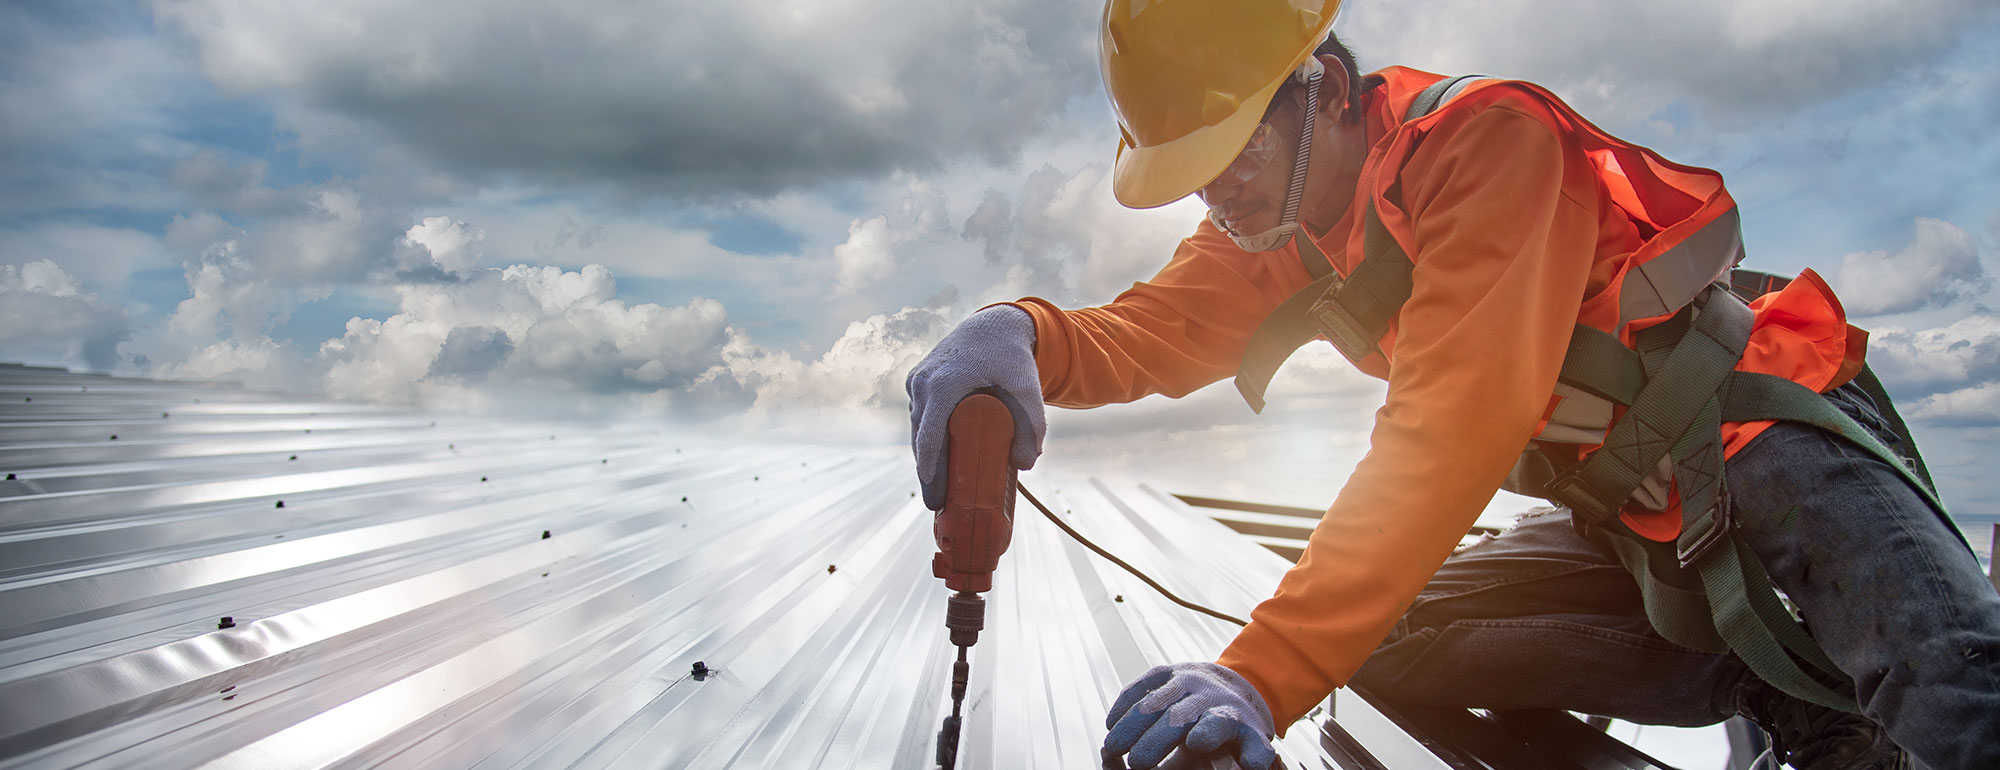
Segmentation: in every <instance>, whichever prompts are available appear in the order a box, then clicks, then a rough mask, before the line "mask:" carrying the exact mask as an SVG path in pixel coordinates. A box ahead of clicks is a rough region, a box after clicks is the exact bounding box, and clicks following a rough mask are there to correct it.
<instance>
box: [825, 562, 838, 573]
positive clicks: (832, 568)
mask: <svg viewBox="0 0 2000 770" xmlns="http://www.w3.org/2000/svg"><path fill="white" fill-rule="evenodd" d="M835 569H838V567H835V566H834V565H832V564H828V565H826V574H828V575H831V574H833V571H834V570H835Z"/></svg>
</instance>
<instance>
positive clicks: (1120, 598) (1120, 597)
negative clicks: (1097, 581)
mask: <svg viewBox="0 0 2000 770" xmlns="http://www.w3.org/2000/svg"><path fill="white" fill-rule="evenodd" d="M1111 600H1112V601H1114V602H1118V603H1121V604H1122V603H1124V602H1125V595H1124V594H1119V595H1117V596H1113V597H1111Z"/></svg>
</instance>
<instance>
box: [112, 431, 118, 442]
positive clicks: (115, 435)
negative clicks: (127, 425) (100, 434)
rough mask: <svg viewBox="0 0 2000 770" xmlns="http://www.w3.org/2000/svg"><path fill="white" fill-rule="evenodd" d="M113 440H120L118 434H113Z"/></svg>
mask: <svg viewBox="0 0 2000 770" xmlns="http://www.w3.org/2000/svg"><path fill="white" fill-rule="evenodd" d="M111 440H112V441H117V440H118V434H116V433H113V434H111Z"/></svg>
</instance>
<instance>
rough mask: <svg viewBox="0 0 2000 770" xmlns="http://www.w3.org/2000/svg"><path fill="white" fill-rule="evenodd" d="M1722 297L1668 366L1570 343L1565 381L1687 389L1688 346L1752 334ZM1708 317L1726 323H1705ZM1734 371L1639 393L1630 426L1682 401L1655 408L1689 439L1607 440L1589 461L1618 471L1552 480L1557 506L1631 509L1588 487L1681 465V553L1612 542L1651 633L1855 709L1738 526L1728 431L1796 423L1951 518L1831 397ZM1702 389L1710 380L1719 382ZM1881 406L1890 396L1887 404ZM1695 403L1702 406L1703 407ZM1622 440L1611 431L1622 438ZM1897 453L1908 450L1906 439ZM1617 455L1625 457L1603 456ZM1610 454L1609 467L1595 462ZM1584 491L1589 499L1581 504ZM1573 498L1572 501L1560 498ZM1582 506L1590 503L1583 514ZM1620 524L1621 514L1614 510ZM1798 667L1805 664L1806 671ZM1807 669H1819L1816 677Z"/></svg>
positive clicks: (1639, 355) (1578, 471)
mask: <svg viewBox="0 0 2000 770" xmlns="http://www.w3.org/2000/svg"><path fill="white" fill-rule="evenodd" d="M1720 294H1721V292H1720V291H1711V292H1709V293H1708V294H1707V295H1706V296H1705V298H1704V301H1703V302H1702V303H1701V305H1702V307H1703V308H1705V309H1721V310H1722V312H1703V313H1702V314H1701V315H1700V316H1698V317H1697V318H1696V319H1695V321H1694V322H1693V324H1691V325H1690V328H1689V329H1688V330H1687V331H1686V332H1685V333H1684V334H1682V338H1681V339H1680V340H1679V341H1676V342H1675V343H1674V344H1673V348H1672V350H1671V351H1669V352H1667V353H1666V354H1665V355H1664V357H1663V356H1662V355H1661V353H1660V349H1661V348H1662V347H1663V346H1664V343H1663V342H1662V340H1663V339H1664V338H1665V336H1664V335H1663V336H1659V337H1653V338H1651V339H1648V338H1646V337H1645V336H1643V335H1642V338H1641V340H1640V347H1641V349H1640V350H1639V351H1637V352H1635V351H1631V350H1629V349H1622V346H1621V348H1620V349H1619V350H1613V349H1612V348H1610V347H1608V346H1605V345H1600V344H1597V342H1602V340H1598V341H1592V342H1584V343H1581V344H1576V343H1574V342H1573V344H1572V346H1571V348H1572V352H1577V351H1580V350H1589V351H1591V352H1590V353H1588V354H1585V355H1582V356H1579V357H1578V359H1577V360H1576V361H1574V362H1566V363H1565V367H1564V371H1565V374H1566V375H1570V376H1573V377H1577V378H1582V379H1586V380H1592V382H1591V385H1590V386H1589V387H1586V388H1585V389H1586V390H1590V391H1592V392H1598V393H1599V394H1600V395H1604V396H1606V397H1611V398H1613V400H1616V401H1627V399H1625V398H1621V396H1625V395H1627V394H1628V393H1630V392H1631V390H1630V387H1629V386H1630V382H1631V378H1632V376H1633V374H1632V373H1633V372H1634V371H1635V370H1648V369H1651V370H1657V371H1659V373H1660V374H1661V375H1662V376H1661V377H1659V378H1656V379H1658V380H1677V379H1678V380H1683V381H1685V380H1687V379H1690V378H1686V377H1685V376H1684V375H1683V376H1682V377H1676V376H1674V375H1673V374H1671V373H1674V372H1684V370H1680V369H1678V368H1677V367H1678V366H1679V365H1681V362H1684V361H1685V360H1686V357H1685V356H1686V355H1687V354H1684V353H1683V348H1684V347H1686V346H1689V345H1693V346H1694V347H1693V348H1689V349H1692V350H1697V351H1699V350H1702V349H1704V348H1705V347H1706V346H1707V345H1708V344H1709V343H1708V342H1704V341H1703V339H1707V340H1709V341H1713V340H1714V339H1715V336H1711V334H1712V333H1713V332H1714V331H1716V329H1717V326H1718V325H1720V326H1725V327H1732V328H1729V329H1728V330H1727V331H1725V332H1724V333H1723V334H1721V335H1717V336H1720V337H1721V338H1722V340H1723V344H1724V345H1725V346H1727V345H1728V344H1729V343H1730V342H1733V340H1734V339H1736V338H1737V337H1738V336H1741V337H1744V338H1747V336H1748V331H1749V329H1748V327H1749V324H1750V323H1751V321H1752V320H1753V319H1752V318H1751V317H1750V315H1749V313H1748V312H1747V308H1744V309H1743V310H1742V311H1741V312H1738V311H1736V310H1734V309H1733V308H1741V307H1742V306H1741V305H1740V304H1739V303H1738V302H1735V301H1730V300H1725V299H1721V297H1720ZM1702 316H1706V317H1708V318H1710V319H1712V320H1713V321H1715V322H1718V323H1712V324H1703V323H1702V322H1701V317H1702ZM1662 326H1663V327H1665V326H1667V325H1666V324H1663V325H1662ZM1737 327H1740V328H1737ZM1649 331H1650V330H1649ZM1595 333H1596V334H1598V335H1601V336H1602V337H1603V338H1604V339H1605V340H1610V341H1611V342H1612V343H1615V342H1616V340H1615V339H1613V338H1611V337H1610V335H1606V334H1603V333H1602V332H1595ZM1669 334H1671V332H1670V333H1669ZM1579 336H1582V335H1579ZM1649 354H1650V355H1649ZM1676 357H1681V360H1680V361H1678V362H1677V361H1676ZM1704 357H1705V358H1707V359H1708V360H1706V361H1705V362H1704V363H1703V364H1701V365H1704V366H1715V367H1720V366H1723V365H1724V364H1723V363H1722V362H1721V359H1720V358H1719V357H1717V356H1715V355H1713V354H1706V355H1704ZM1648 358H1651V359H1654V360H1659V361H1661V363H1658V364H1656V365H1655V366H1653V367H1647V366H1646V365H1645V361H1646V360H1647V359H1648ZM1585 359H1596V360H1594V361H1590V360H1585ZM1662 359H1664V360H1662ZM1572 363H1574V365H1572ZM1727 366H1728V369H1727V370H1724V371H1722V372H1721V374H1722V377H1721V384H1720V387H1718V388H1717V389H1716V390H1715V391H1711V393H1714V395H1713V396H1709V397H1707V398H1701V391H1700V390H1698V389H1693V388H1690V387H1688V386H1686V385H1684V384H1676V383H1674V382H1670V381H1662V382H1656V383H1650V384H1648V385H1646V386H1642V387H1641V388H1640V391H1641V392H1640V394H1639V397H1638V398H1635V399H1630V401H1631V402H1633V407H1632V412H1628V415H1627V416H1628V418H1629V417H1630V416H1631V414H1632V413H1633V412H1637V411H1638V410H1639V409H1640V403H1638V402H1644V401H1648V400H1649V399H1650V400H1661V399H1678V401H1679V403H1669V404H1666V405H1664V406H1660V405H1658V404H1656V405H1655V408H1654V409H1653V411H1652V412H1651V413H1652V414H1655V415H1658V414H1668V415H1669V416H1678V415H1686V414H1689V413H1692V415H1693V416H1692V417H1691V418H1689V419H1688V420H1687V422H1686V423H1684V424H1682V425H1681V428H1680V435H1679V437H1678V439H1677V440H1676V441H1675V442H1674V446H1673V447H1672V448H1671V450H1669V451H1668V452H1666V453H1661V452H1660V451H1659V450H1658V447H1657V446H1656V445H1654V444H1649V443H1647V442H1646V441H1642V440H1636V439H1632V438H1631V437H1630V436H1632V435H1655V436H1656V435H1658V434H1659V433H1660V432H1661V431H1663V430H1664V431H1672V430H1673V428H1674V424H1672V423H1669V424H1667V425H1665V426H1662V425H1660V424H1659V423H1658V422H1655V423H1652V424H1651V428H1650V429H1651V431H1652V433H1650V434H1641V433H1639V431H1640V430H1641V429H1642V428H1645V427H1646V426H1645V425H1642V426H1641V427H1640V428H1634V429H1632V432H1630V433H1628V436H1627V437H1626V438H1624V439H1623V442H1624V443H1622V444H1614V443H1613V439H1609V438H1608V439H1607V441H1606V445H1605V447H1604V448H1603V449H1600V450H1599V451H1598V453H1596V454H1594V455H1592V458H1591V461H1596V462H1598V463H1599V465H1598V466H1597V467H1599V468H1610V469H1612V470H1611V471H1610V472H1605V471H1595V472H1593V470H1592V468H1591V461H1586V462H1584V463H1582V464H1580V465H1579V466H1578V467H1577V468H1574V469H1572V470H1571V471H1570V472H1569V473H1566V474H1562V475H1559V476H1558V478H1557V480H1556V482H1552V484H1551V486H1552V487H1554V488H1555V489H1556V490H1557V491H1558V492H1559V494H1552V495H1551V497H1552V498H1555V499H1556V500H1557V501H1558V502H1563V503H1565V504H1568V505H1571V506H1572V510H1575V511H1578V512H1579V515H1581V516H1584V517H1585V520H1586V521H1587V522H1588V521H1590V519H1589V518H1588V517H1589V513H1587V512H1586V509H1585V508H1584V507H1582V505H1594V504H1595V503H1596V501H1598V500H1602V499H1607V498H1609V499H1620V500H1622V496H1625V495H1629V494H1630V492H1631V489H1630V488H1625V487H1606V486H1596V487H1595V488H1589V487H1586V486H1585V485H1587V484H1591V483H1592V481H1591V480H1593V479H1595V480H1608V482H1606V481H1600V482H1599V483H1616V484H1624V483H1626V480H1627V479H1628V478H1630V475H1629V473H1628V471H1629V470H1630V468H1631V467H1632V466H1634V465H1638V464H1640V463H1644V462H1647V461H1648V460H1650V461H1651V462H1653V463H1655V464H1657V462H1658V459H1657V458H1658V457H1660V456H1663V455H1667V456H1671V457H1673V459H1674V470H1675V483H1676V487H1677V488H1678V489H1679V490H1680V492H1681V507H1682V511H1683V515H1684V516H1685V518H1684V520H1683V524H1682V528H1681V535H1680V537H1679V538H1678V539H1677V540H1676V541H1675V542H1674V543H1672V544H1666V543H1654V542H1651V541H1648V540H1645V539H1643V538H1639V537H1636V536H1633V535H1631V534H1629V533H1625V532H1622V531H1620V532H1618V533H1617V534H1615V535H1613V536H1612V537H1610V538H1609V541H1610V543H1609V544H1610V545H1611V546H1612V548H1613V549H1614V550H1615V551H1616V552H1617V553H1618V555H1619V558H1620V561H1622V562H1624V563H1625V565H1626V566H1627V568H1628V569H1630V570H1631V571H1632V572H1633V574H1634V575H1635V576H1637V577H1638V578H1639V586H1640V593H1641V597H1642V599H1643V601H1644V602H1645V606H1646V614H1647V618H1648V619H1649V620H1651V621H1652V623H1653V626H1654V628H1655V629H1656V630H1658V631H1659V632H1660V634H1661V636H1663V637H1665V638H1666V639H1668V640H1669V641H1673V642H1675V643H1677V644H1681V645H1685V646H1688V647H1693V648H1696V649H1703V650H1709V651H1714V652H1720V651H1721V650H1723V649H1725V648H1726V649H1727V650H1729V651H1731V652H1733V653H1735V654H1736V656H1737V657H1738V658H1740V659H1742V660H1743V662H1744V663H1745V665H1747V666H1749V667H1750V669H1751V671H1753V672H1755V673H1756V674H1757V675H1758V676H1759V677H1761V678H1762V679H1764V680H1765V681H1767V682H1769V683H1771V684H1772V685H1774V686H1776V687H1778V688H1779V689H1781V690H1784V691H1785V692H1787V693H1789V694H1791V695H1793V696H1795V697H1798V698H1800V699H1803V700H1807V701H1810V702H1813V703H1818V704H1820V705H1823V706H1826V707H1828V708H1835V709H1841V710H1845V711H1856V710H1857V706H1856V702H1855V698H1854V696H1853V695H1852V694H1851V692H1848V691H1847V690H1851V687H1852V685H1851V684H1850V683H1848V680H1847V677H1846V676H1845V675H1844V674H1843V673H1841V671H1840V669H1839V668H1838V667H1836V666H1835V665H1834V664H1833V661H1832V660H1831V659H1829V658H1828V657H1827V655H1826V653H1825V652H1824V651H1823V650H1822V649H1821V648H1820V647H1819V645H1818V643H1816V642H1814V641H1813V639H1812V637H1811V636H1810V635H1809V634H1808V633H1807V632H1806V630H1805V629H1804V628H1803V627H1802V626H1800V625H1799V623H1798V621H1797V620H1795V619H1794V618H1793V617H1792V614H1791V612H1790V611H1789V610H1787V609H1786V608H1785V606H1784V604H1783V603H1782V602H1781V601H1780V600H1779V599H1778V596H1777V594H1776V592H1775V589H1774V588H1773V587H1772V586H1773V584H1772V583H1771V579H1770V576H1769V575H1768V574H1767V573H1766V572H1765V571H1764V569H1763V566H1762V564H1761V563H1760V562H1759V561H1758V560H1757V559H1756V557H1755V556H1754V554H1752V553H1751V551H1750V549H1749V547H1748V546H1747V545H1746V544H1745V543H1744V542H1743V540H1742V538H1741V536H1740V535H1739V534H1738V533H1737V532H1736V530H1735V527H1734V526H1733V522H1732V521H1731V518H1732V517H1731V511H1730V508H1729V498H1728V495H1727V493H1726V489H1725V485H1724V484H1723V481H1722V478H1723V477H1722V475H1721V467H1722V466H1721V463H1722V457H1721V455H1722V450H1721V443H1720V424H1721V423H1724V422H1745V421H1752V420H1787V421H1791V422H1797V423H1803V424H1807V425H1813V426H1815V427H1818V428H1820V429H1822V430H1825V431H1828V432H1830V433H1833V434H1834V435H1837V436H1840V437H1841V438H1843V439H1846V440H1847V441H1849V442H1851V443H1853V444H1854V445H1856V446H1858V447H1861V448H1862V449H1864V450H1866V451H1867V452H1868V453H1869V454H1870V455H1872V456H1874V457H1875V458H1876V459H1879V460H1881V461H1882V462H1884V463H1887V464H1888V465H1889V466H1890V467H1892V468H1895V469H1896V471H1897V472H1898V473H1899V474H1901V475H1902V476H1903V478H1904V479H1905V480H1906V481H1907V482H1908V483H1909V484H1910V486H1911V487H1912V488H1913V489H1916V490H1917V491H1918V492H1919V494H1921V495H1922V496H1923V498H1924V501H1925V502H1926V503H1927V504H1928V505H1929V506H1930V507H1931V509H1932V511H1933V512H1934V513H1936V514H1937V515H1938V516H1939V517H1940V518H1941V519H1942V520H1944V521H1946V522H1947V523H1949V521H1950V519H1949V516H1948V514H1947V513H1946V511H1945V508H1944V505H1943V503H1942V502H1941V501H1940V500H1939V499H1938V498H1937V495H1936V493H1935V491H1934V490H1933V488H1932V485H1931V484H1930V482H1929V479H1928V476H1927V474H1924V473H1923V472H1922V470H1921V468H1922V466H1921V465H1917V464H1915V463H1912V462H1905V461H1904V460H1903V459H1902V457H1901V456H1899V455H1898V454H1897V452H1896V451H1895V450H1893V449H1891V448H1890V447H1889V446H1888V445H1886V444H1884V443H1882V441H1881V440H1879V439H1878V438H1877V437H1876V436H1875V434H1874V433H1873V432H1872V431H1870V430H1868V429H1867V428H1865V427H1863V426H1862V425H1861V424H1860V423H1858V422H1855V421H1854V419H1853V418H1851V417H1849V416H1848V415H1847V414H1846V413H1844V412H1842V411H1840V409H1839V408H1837V407H1835V406H1833V405H1832V404H1831V403H1828V402H1827V400H1826V399H1825V397H1823V396H1821V395H1820V394H1819V393H1817V392H1814V391H1813V390H1812V389H1810V388H1807V387H1805V386H1803V385H1800V384H1798V383H1795V382H1792V381H1791V380H1787V379H1784V378H1782V377H1774V376H1771V375H1766V374H1757V373H1752V372H1738V371H1734V361H1730V362H1728V364H1727ZM1864 372H1865V370H1864ZM1711 374H1712V373H1711ZM1865 375H1866V378H1867V380H1868V382H1875V380H1874V377H1873V373H1872V372H1865ZM1702 379H1703V380H1706V379H1712V376H1711V377H1710V378H1702ZM1656 386H1657V387H1656ZM1863 387H1864V389H1866V388H1867V384H1866V383H1864V384H1863ZM1878 387H1879V385H1878ZM1661 394H1673V395H1667V396H1663V395H1661ZM1877 398H1878V400H1879V399H1881V398H1886V395H1884V396H1880V397H1877ZM1696 402H1699V403H1700V405H1699V406H1696ZM1884 408H1885V409H1890V407H1884ZM1620 424H1623V422H1622V421H1621V423H1620ZM1899 432H1901V430H1899ZM1617 433H1618V430H1617V429H1616V428H1615V427H1614V429H1613V435H1614V437H1615V436H1616V434H1617ZM1900 443H1903V444H1909V443H1911V442H1910V441H1909V440H1908V439H1907V437H1905V438H1903V440H1902V441H1901V442H1900ZM1614 451H1615V452H1617V454H1611V455H1606V453H1607V452H1614ZM1601 456H1602V457H1605V459H1602V460H1600V459H1598V458H1599V457H1601ZM1913 466H1914V467H1913ZM1634 486H1636V483H1635V484H1634ZM1579 490H1581V491H1582V492H1583V494H1577V492H1578V491H1579ZM1565 497H1567V498H1569V499H1567V500H1566V499H1563V498H1565ZM1579 502H1581V503H1582V505H1578V504H1577V503H1579ZM1611 514H1612V515H1613V516H1615V514H1616V509H1615V508H1614V509H1612V511H1611ZM1593 523H1598V524H1600V525H1601V526H1603V527H1604V528H1605V529H1606V530H1607V531H1609V530H1612V529H1617V530H1622V527H1613V526H1611V521H1610V517H1606V518H1605V519H1599V520H1598V521H1596V522H1593ZM1968 548H1969V546H1968ZM1801 663H1803V664H1804V665H1803V666H1801V665H1800V664H1801ZM1807 669H1812V672H1811V673H1809V672H1808V671H1807ZM1829 681H1830V682H1836V683H1838V684H1837V685H1836V686H1835V687H1829V686H1827V685H1826V684H1824V682H1829Z"/></svg>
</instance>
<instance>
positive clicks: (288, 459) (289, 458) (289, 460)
mask: <svg viewBox="0 0 2000 770" xmlns="http://www.w3.org/2000/svg"><path fill="white" fill-rule="evenodd" d="M297 459H299V456H298V455H292V456H291V457H287V458H285V462H291V461H293V460H297Z"/></svg>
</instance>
